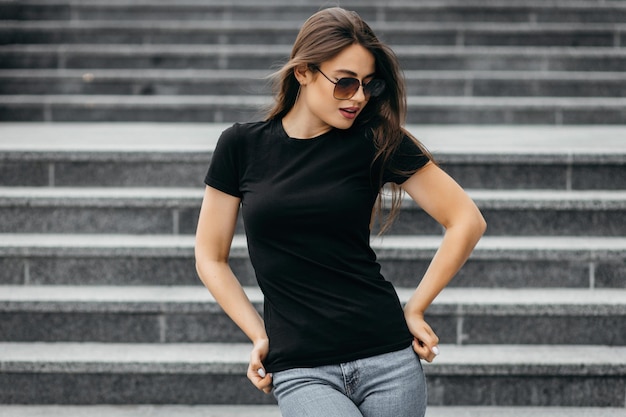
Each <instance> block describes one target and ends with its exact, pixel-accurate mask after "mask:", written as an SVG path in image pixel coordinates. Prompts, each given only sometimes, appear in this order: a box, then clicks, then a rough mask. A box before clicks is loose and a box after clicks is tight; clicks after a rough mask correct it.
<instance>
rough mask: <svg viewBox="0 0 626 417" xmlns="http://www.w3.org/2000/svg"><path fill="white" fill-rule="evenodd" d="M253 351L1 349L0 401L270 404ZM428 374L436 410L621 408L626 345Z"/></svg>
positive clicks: (454, 354)
mask: <svg viewBox="0 0 626 417" xmlns="http://www.w3.org/2000/svg"><path fill="white" fill-rule="evenodd" d="M249 350H250V345H248V344H110V343H109V344H98V343H1V344H0V369H1V371H2V372H1V373H0V387H1V388H2V389H1V390H0V402H2V403H4V404H24V403H29V404H84V405H87V404H171V405H174V404H196V405H199V404H240V405H243V404H271V403H274V399H273V397H271V396H268V395H263V394H261V393H260V392H259V391H255V388H253V387H252V385H251V384H250V383H249V382H247V380H246V378H245V376H244V375H245V372H246V367H247V358H248V354H249ZM424 370H425V373H426V377H427V381H428V384H429V403H430V404H431V405H445V406H455V405H457V406H460V405H481V406H486V405H490V406H559V407H564V406H566V407H624V403H625V400H626V398H625V395H626V394H625V393H626V390H625V389H624V388H625V383H626V348H625V347H607V346H554V345H549V346H547V345H530V346H511V345H472V346H453V345H442V346H441V354H440V356H439V357H438V358H437V360H436V361H435V362H434V363H433V364H426V363H425V364H424ZM77 386H79V387H80V389H79V390H78V389H77V390H71V389H68V387H77ZM207 387H211V389H207Z"/></svg>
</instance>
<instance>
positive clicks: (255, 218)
mask: <svg viewBox="0 0 626 417" xmlns="http://www.w3.org/2000/svg"><path fill="white" fill-rule="evenodd" d="M399 149H400V151H401V152H397V155H396V157H394V158H392V161H393V163H394V165H395V166H396V167H397V168H401V169H403V170H411V169H412V170H415V169H418V168H420V167H422V166H424V165H425V164H426V163H427V162H428V158H427V157H426V156H424V155H423V153H422V152H421V150H420V149H419V147H418V146H417V145H415V144H414V143H413V142H412V141H411V140H410V139H409V138H408V137H406V138H405V140H404V141H403V143H402V145H401V146H400V148H399ZM374 154H375V148H374V144H373V142H372V140H371V138H369V137H368V135H367V134H365V133H364V131H363V130H359V129H356V128H355V129H350V130H338V129H333V130H331V131H329V132H327V133H324V134H323V135H321V136H318V137H316V138H313V139H292V138H290V137H289V136H288V135H287V134H286V132H285V131H284V129H283V127H282V123H281V121H280V120H270V121H264V122H258V123H247V124H235V125H234V126H232V127H231V128H229V129H227V130H225V131H224V132H223V133H222V136H221V137H220V139H219V141H218V143H217V146H216V149H215V151H214V153H213V158H212V160H211V164H210V166H209V170H208V173H207V176H206V178H205V182H206V184H207V185H209V186H211V187H214V188H216V189H218V190H220V191H223V192H225V193H228V194H231V195H233V196H236V197H239V198H241V211H242V216H243V220H244V226H245V231H246V237H247V242H248V251H249V254H250V260H251V262H252V265H253V267H254V270H255V273H256V277H257V281H258V284H259V287H260V288H261V290H262V291H263V294H264V297H265V300H264V320H265V327H266V330H267V333H268V337H269V340H270V351H269V355H268V357H267V358H266V360H265V367H266V369H267V370H268V371H269V372H277V371H280V370H284V369H289V368H294V367H311V366H321V365H327V364H333V363H341V362H347V361H352V360H356V359H360V358H364V357H368V356H373V355H377V354H382V353H388V352H391V351H394V350H398V349H402V348H404V347H407V346H409V345H410V343H411V340H412V336H411V334H410V333H409V331H408V328H407V325H406V321H405V319H404V315H403V311H402V307H401V304H400V302H399V300H398V297H397V295H396V292H395V290H394V288H393V286H392V284H391V283H390V282H389V281H386V280H385V279H384V278H383V276H382V275H381V273H380V265H379V264H378V262H377V261H376V255H375V253H374V251H373V250H372V249H371V247H370V244H369V238H370V230H369V224H370V218H371V213H372V208H373V205H374V203H375V201H376V196H377V194H378V189H379V187H378V183H379V176H378V174H376V173H375V172H373V171H375V170H376V168H374V169H372V160H373V158H374ZM400 154H402V155H400ZM383 180H384V181H394V182H396V183H402V182H403V181H404V180H406V177H404V176H402V175H398V174H393V173H392V172H391V171H390V170H385V174H384V176H383Z"/></svg>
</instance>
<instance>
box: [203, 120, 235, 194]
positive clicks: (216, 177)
mask: <svg viewBox="0 0 626 417" xmlns="http://www.w3.org/2000/svg"><path fill="white" fill-rule="evenodd" d="M239 139H240V138H239V132H238V129H237V125H233V126H232V127H230V128H228V129H226V130H225V131H224V132H222V135H221V136H220V138H219V139H218V141H217V145H216V146H215V150H214V151H213V156H212V157H211V162H210V164H209V169H208V171H207V174H206V177H205V178H204V183H205V184H206V185H209V186H211V187H213V188H216V189H218V190H220V191H223V192H225V193H227V194H230V195H232V196H235V197H240V198H241V196H242V194H241V190H240V187H239V179H240V172H241V167H240V160H239V155H240V152H239V149H238V148H239V144H240V142H241V141H240V140H239Z"/></svg>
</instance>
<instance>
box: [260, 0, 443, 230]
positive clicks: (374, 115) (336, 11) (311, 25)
mask: <svg viewBox="0 0 626 417" xmlns="http://www.w3.org/2000/svg"><path fill="white" fill-rule="evenodd" d="M353 44H359V45H361V46H363V47H364V48H365V49H367V50H368V51H369V52H370V53H371V54H372V55H373V56H374V59H375V65H376V77H377V78H382V79H383V80H384V81H385V84H386V88H385V91H384V92H383V94H382V95H381V96H379V97H377V98H376V99H372V100H370V102H369V103H368V104H367V106H365V108H364V109H363V111H362V112H361V114H359V117H358V118H357V121H356V122H355V124H356V125H357V126H364V127H367V128H369V129H371V132H372V134H373V141H374V145H375V147H376V150H377V152H376V156H375V158H374V161H372V164H373V165H376V166H380V167H381V169H380V173H379V175H378V181H379V184H378V190H379V193H378V200H377V204H376V207H375V209H374V213H373V215H372V224H373V223H374V219H375V218H376V219H378V218H379V217H380V215H381V213H382V208H383V198H384V194H383V192H384V187H383V184H382V174H383V169H384V167H385V166H386V165H387V163H388V161H389V159H390V158H391V156H392V154H393V153H394V151H395V150H396V149H397V148H398V146H399V145H400V143H401V142H402V140H403V138H404V136H405V135H406V136H409V137H410V138H411V139H413V140H414V141H415V142H416V143H417V145H418V146H419V147H420V149H421V150H422V152H423V153H424V154H426V155H428V156H429V157H431V156H430V154H429V153H428V151H427V150H426V149H425V147H424V146H423V145H422V144H421V143H420V142H419V141H418V140H417V139H415V138H414V137H413V136H412V135H410V134H409V133H408V132H407V131H406V130H405V129H404V128H403V125H404V123H405V120H406V112H407V103H406V89H405V84H404V77H403V75H402V72H401V70H400V65H399V63H398V59H397V57H396V55H395V53H394V52H393V51H392V50H391V48H389V47H388V46H387V45H385V44H383V43H382V42H380V41H379V40H378V38H377V37H376V35H375V34H374V32H373V31H372V29H371V28H370V27H369V25H368V24H367V23H365V22H364V21H363V19H361V17H360V16H359V15H358V14H357V13H356V12H352V11H347V10H344V9H342V8H339V7H333V8H328V9H323V10H320V11H319V12H317V13H315V14H314V15H313V16H311V17H310V18H309V19H308V20H307V21H306V22H305V23H304V25H303V26H302V28H301V29H300V32H299V33H298V36H297V38H296V41H295V42H294V45H293V48H292V51H291V56H290V58H289V61H288V62H287V63H286V64H285V65H284V66H283V67H282V68H281V69H280V70H278V71H277V72H276V73H274V74H273V76H272V79H273V88H274V99H275V103H274V105H273V107H272V108H271V109H270V110H269V112H268V115H267V118H268V119H281V118H283V117H284V116H285V115H286V114H287V113H288V112H289V111H290V110H291V108H292V107H293V106H294V104H295V102H296V100H297V97H298V93H299V88H300V84H299V83H298V80H297V79H296V77H295V74H294V70H295V69H296V68H298V67H301V66H303V65H304V66H308V67H309V68H311V69H314V68H317V67H318V66H319V65H321V64H322V62H324V61H327V60H329V59H332V58H334V57H335V56H336V55H338V54H339V53H340V52H341V51H343V50H344V49H345V48H346V47H348V46H351V45H353ZM431 159H432V157H431ZM376 162H380V164H378V163H376ZM404 174H407V173H404ZM409 174H410V173H409ZM390 189H391V209H390V212H389V214H388V215H387V217H386V219H385V221H384V222H381V223H382V225H381V228H380V233H384V232H385V231H386V230H387V229H388V228H389V227H390V226H391V223H392V222H393V220H394V218H395V217H396V216H397V214H398V212H399V209H400V204H401V202H402V189H401V188H400V186H398V185H397V184H393V183H392V184H390Z"/></svg>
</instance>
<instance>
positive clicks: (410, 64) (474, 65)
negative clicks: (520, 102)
mask: <svg viewBox="0 0 626 417" xmlns="http://www.w3.org/2000/svg"><path fill="white" fill-rule="evenodd" d="M393 49H394V52H396V54H397V55H398V58H399V60H400V63H401V65H402V68H403V69H404V70H407V71H408V70H434V71H439V70H446V71H449V70H465V71H513V70H516V71H587V72H593V71H611V72H623V71H626V51H625V50H624V48H614V47H607V48H602V47H575V48H572V47H543V48H542V47H523V48H520V47H463V48H459V47H457V46H436V47H428V46H417V45H415V46H394V47H393ZM289 52H290V46H288V45H119V44H118V45H110V44H108V45H103V44H90V45H89V44H71V45H70V44H68V45H65V44H64V45H0V68H58V69H66V68H81V69H90V70H91V69H93V68H101V69H104V68H112V69H120V68H138V69H150V70H154V69H210V70H214V69H222V70H227V69H247V70H249V69H256V70H264V71H268V70H269V69H271V68H275V67H276V65H277V64H278V63H280V62H284V61H285V60H286V59H287V58H288V56H289Z"/></svg>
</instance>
